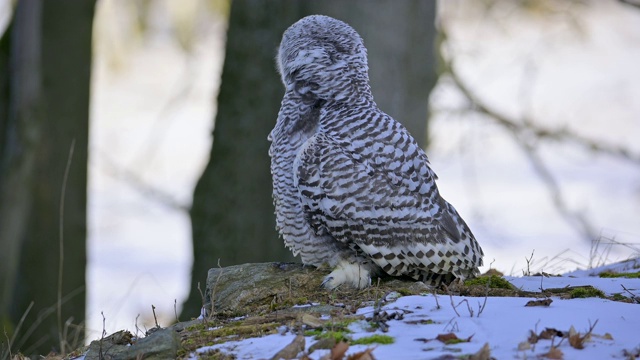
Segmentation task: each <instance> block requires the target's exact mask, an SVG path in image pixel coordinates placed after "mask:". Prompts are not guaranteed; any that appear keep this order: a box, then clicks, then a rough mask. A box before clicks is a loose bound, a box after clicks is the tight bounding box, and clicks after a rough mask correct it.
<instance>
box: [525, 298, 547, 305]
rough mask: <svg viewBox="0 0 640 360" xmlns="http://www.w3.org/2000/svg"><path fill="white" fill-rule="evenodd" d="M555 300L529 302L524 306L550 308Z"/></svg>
mask: <svg viewBox="0 0 640 360" xmlns="http://www.w3.org/2000/svg"><path fill="white" fill-rule="evenodd" d="M552 302H553V300H551V299H542V300H531V301H528V302H527V303H526V304H525V305H524V306H549V305H551V303H552Z"/></svg>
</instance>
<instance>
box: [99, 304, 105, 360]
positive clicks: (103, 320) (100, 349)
mask: <svg viewBox="0 0 640 360" xmlns="http://www.w3.org/2000/svg"><path fill="white" fill-rule="evenodd" d="M100 315H102V336H100V347H99V352H98V356H99V359H100V360H103V359H104V353H103V352H102V342H103V340H104V337H105V335H107V330H106V321H107V320H106V319H105V317H104V311H100Z"/></svg>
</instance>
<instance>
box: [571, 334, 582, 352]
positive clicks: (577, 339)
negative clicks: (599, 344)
mask: <svg viewBox="0 0 640 360" xmlns="http://www.w3.org/2000/svg"><path fill="white" fill-rule="evenodd" d="M569 345H571V347H572V348H574V349H578V350H580V349H584V338H583V337H581V336H580V334H577V333H576V334H573V335H569Z"/></svg>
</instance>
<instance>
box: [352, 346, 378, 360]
mask: <svg viewBox="0 0 640 360" xmlns="http://www.w3.org/2000/svg"><path fill="white" fill-rule="evenodd" d="M373 349H375V348H369V349H367V350H365V351H360V352H358V353H355V354H353V355H350V356H349V357H347V360H375V359H376V358H375V357H374V356H373V354H372V352H373Z"/></svg>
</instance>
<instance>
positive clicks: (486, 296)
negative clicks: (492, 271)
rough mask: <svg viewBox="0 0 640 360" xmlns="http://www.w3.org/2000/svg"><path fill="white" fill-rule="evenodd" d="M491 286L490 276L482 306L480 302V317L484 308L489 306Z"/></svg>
mask: <svg viewBox="0 0 640 360" xmlns="http://www.w3.org/2000/svg"><path fill="white" fill-rule="evenodd" d="M491 263H492V264H493V262H491ZM490 288H491V276H489V279H488V280H487V287H486V289H485V293H484V302H483V303H482V306H480V302H478V317H480V314H482V312H483V311H484V308H485V307H486V306H487V299H488V298H489V289H490Z"/></svg>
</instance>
